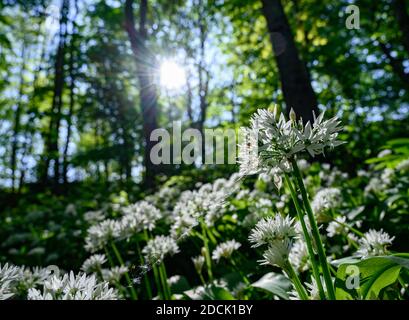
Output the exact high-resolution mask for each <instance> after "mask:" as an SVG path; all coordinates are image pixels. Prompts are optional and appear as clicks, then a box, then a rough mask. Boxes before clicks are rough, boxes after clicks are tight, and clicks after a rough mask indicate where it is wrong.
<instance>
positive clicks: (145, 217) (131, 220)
mask: <svg viewBox="0 0 409 320" xmlns="http://www.w3.org/2000/svg"><path fill="white" fill-rule="evenodd" d="M122 212H123V214H124V215H123V217H122V219H121V220H120V221H119V224H120V233H121V237H123V238H130V237H132V236H133V235H135V234H137V233H139V232H141V231H143V230H153V228H154V227H155V224H156V222H157V221H158V220H159V219H160V218H162V215H161V212H160V211H159V210H158V209H157V208H155V207H154V206H153V205H152V204H150V203H148V202H146V201H139V202H137V203H135V204H131V205H129V206H127V207H124V208H122Z"/></svg>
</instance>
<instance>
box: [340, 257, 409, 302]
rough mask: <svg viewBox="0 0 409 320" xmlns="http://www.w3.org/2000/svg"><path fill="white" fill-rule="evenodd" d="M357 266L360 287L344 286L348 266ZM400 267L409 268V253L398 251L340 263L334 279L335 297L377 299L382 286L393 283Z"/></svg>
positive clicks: (341, 298)
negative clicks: (387, 254)
mask: <svg viewBox="0 0 409 320" xmlns="http://www.w3.org/2000/svg"><path fill="white" fill-rule="evenodd" d="M352 265H354V266H357V267H358V268H359V279H360V287H359V288H357V289H349V288H347V287H346V282H347V279H348V277H349V276H350V275H349V274H347V272H346V271H347V268H348V266H352ZM402 268H406V269H409V254H407V253H400V254H394V255H390V256H385V257H370V258H367V259H365V260H362V261H359V262H353V263H351V262H347V263H343V264H341V265H340V267H339V268H338V271H337V278H336V280H335V287H336V297H337V299H340V300H345V299H352V298H356V297H358V296H359V297H360V298H362V299H379V298H380V292H381V290H383V289H384V288H386V287H388V286H390V285H392V284H394V283H395V282H396V281H397V279H398V277H399V274H400V272H401V269H402Z"/></svg>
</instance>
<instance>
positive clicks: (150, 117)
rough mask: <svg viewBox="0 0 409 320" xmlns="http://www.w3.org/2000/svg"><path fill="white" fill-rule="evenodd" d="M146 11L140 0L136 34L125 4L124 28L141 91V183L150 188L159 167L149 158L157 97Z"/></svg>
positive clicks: (144, 0) (143, 0) (128, 2)
mask: <svg viewBox="0 0 409 320" xmlns="http://www.w3.org/2000/svg"><path fill="white" fill-rule="evenodd" d="M147 11H148V2H147V0H141V1H140V3H139V30H138V31H137V30H136V28H135V19H134V14H133V0H126V1H125V29H126V31H127V33H128V37H129V41H130V43H131V48H132V52H133V54H134V56H135V60H136V68H137V76H138V79H139V88H140V90H139V91H140V92H139V95H140V104H141V109H142V121H143V135H144V144H145V153H144V165H145V170H146V171H145V177H144V182H145V185H146V186H148V187H149V186H152V185H153V184H154V176H155V174H157V173H159V172H160V168H159V166H155V165H154V164H153V163H152V161H151V159H150V152H151V150H152V148H153V146H154V145H155V142H154V141H151V140H150V135H151V132H152V131H153V130H155V129H157V128H158V120H157V117H158V106H157V101H158V98H157V93H156V88H155V84H154V82H153V77H154V70H155V57H154V56H153V54H152V53H151V52H150V51H149V50H148V48H147V46H146V40H147V31H146V26H145V23H146V15H147Z"/></svg>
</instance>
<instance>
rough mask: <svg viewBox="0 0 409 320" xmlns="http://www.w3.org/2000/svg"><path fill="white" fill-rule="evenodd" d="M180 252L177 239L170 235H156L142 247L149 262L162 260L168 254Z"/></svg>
mask: <svg viewBox="0 0 409 320" xmlns="http://www.w3.org/2000/svg"><path fill="white" fill-rule="evenodd" d="M178 252H179V246H178V245H177V243H176V241H175V240H174V239H173V238H172V237H169V236H156V237H155V238H154V239H151V240H149V241H148V243H147V244H146V246H145V247H144V248H143V249H142V253H143V254H144V256H145V260H146V262H148V263H156V262H158V261H162V260H163V259H164V258H165V256H166V255H174V254H176V253H178Z"/></svg>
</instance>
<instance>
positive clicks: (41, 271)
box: [0, 264, 118, 300]
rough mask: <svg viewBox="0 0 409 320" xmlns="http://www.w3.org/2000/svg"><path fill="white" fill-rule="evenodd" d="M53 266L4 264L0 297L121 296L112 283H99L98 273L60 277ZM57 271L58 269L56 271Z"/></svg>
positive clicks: (110, 297)
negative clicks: (54, 272) (94, 274)
mask: <svg viewBox="0 0 409 320" xmlns="http://www.w3.org/2000/svg"><path fill="white" fill-rule="evenodd" d="M51 270H54V269H53V268H37V267H36V268H33V269H32V270H30V269H29V268H26V267H24V266H22V267H18V266H12V265H9V264H5V265H4V266H1V265H0V300H5V299H10V298H13V297H16V296H17V297H18V298H23V299H25V298H27V299H30V300H53V299H61V300H74V299H75V300H84V299H85V300H111V299H118V293H117V292H116V290H114V289H111V288H109V287H108V283H98V282H97V280H96V278H95V276H91V277H88V276H87V275H85V274H79V275H74V273H73V272H72V271H71V272H70V273H69V274H65V275H63V276H58V275H56V274H53V273H52V271H51ZM54 271H55V270H54Z"/></svg>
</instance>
